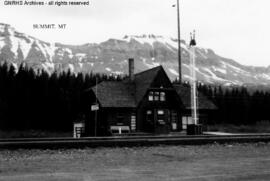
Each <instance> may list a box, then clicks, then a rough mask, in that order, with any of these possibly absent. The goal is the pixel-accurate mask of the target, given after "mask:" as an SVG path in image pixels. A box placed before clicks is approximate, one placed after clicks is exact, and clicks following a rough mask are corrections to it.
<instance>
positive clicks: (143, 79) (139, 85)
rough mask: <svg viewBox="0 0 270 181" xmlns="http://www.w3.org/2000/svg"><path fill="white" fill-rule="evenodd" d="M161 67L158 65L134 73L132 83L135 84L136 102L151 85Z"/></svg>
mask: <svg viewBox="0 0 270 181" xmlns="http://www.w3.org/2000/svg"><path fill="white" fill-rule="evenodd" d="M162 69H163V68H162V66H158V67H155V68H152V69H149V70H146V71H144V72H141V73H138V74H135V80H134V83H135V85H136V87H135V89H136V93H135V96H136V102H137V103H139V102H140V101H141V100H142V98H143V96H144V95H145V94H146V92H147V90H148V88H150V87H151V84H152V83H153V81H154V79H155V78H156V76H157V75H158V72H159V71H161V70H162Z"/></svg>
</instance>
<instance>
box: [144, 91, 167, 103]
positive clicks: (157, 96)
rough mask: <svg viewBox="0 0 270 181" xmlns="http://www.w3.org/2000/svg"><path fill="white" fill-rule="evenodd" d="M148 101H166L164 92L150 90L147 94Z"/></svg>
mask: <svg viewBox="0 0 270 181" xmlns="http://www.w3.org/2000/svg"><path fill="white" fill-rule="evenodd" d="M148 100H149V101H166V94H165V92H159V91H150V92H149V94H148Z"/></svg>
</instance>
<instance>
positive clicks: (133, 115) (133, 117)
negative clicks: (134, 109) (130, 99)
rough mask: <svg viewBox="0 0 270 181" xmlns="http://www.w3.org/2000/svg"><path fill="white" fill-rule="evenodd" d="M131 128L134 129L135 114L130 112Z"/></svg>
mask: <svg viewBox="0 0 270 181" xmlns="http://www.w3.org/2000/svg"><path fill="white" fill-rule="evenodd" d="M130 123H131V130H132V131H136V115H135V114H132V115H131V122H130Z"/></svg>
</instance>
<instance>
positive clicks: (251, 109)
mask: <svg viewBox="0 0 270 181" xmlns="http://www.w3.org/2000/svg"><path fill="white" fill-rule="evenodd" d="M198 90H199V91H200V92H202V93H203V94H204V95H206V96H207V97H208V98H209V99H210V100H212V101H213V103H214V104H215V105H216V106H217V107H218V110H217V111H216V112H215V113H214V117H213V119H212V122H210V123H209V124H234V125H251V124H256V123H257V122H261V121H270V111H269V108H270V93H269V92H268V91H265V90H252V91H251V90H249V89H248V88H247V87H244V86H242V87H236V86H233V87H222V86H213V85H203V84H199V85H198Z"/></svg>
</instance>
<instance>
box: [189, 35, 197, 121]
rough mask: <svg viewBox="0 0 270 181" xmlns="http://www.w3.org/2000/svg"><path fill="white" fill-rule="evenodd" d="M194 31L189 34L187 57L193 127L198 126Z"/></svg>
mask: <svg viewBox="0 0 270 181" xmlns="http://www.w3.org/2000/svg"><path fill="white" fill-rule="evenodd" d="M195 46H196V41H195V31H194V32H193V34H192V33H190V44H189V48H190V50H189V55H190V74H191V85H190V86H191V116H192V121H193V123H194V124H195V125H197V124H198V102H197V100H198V96H197V85H196V70H195V67H196V62H195V58H196V57H195Z"/></svg>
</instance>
